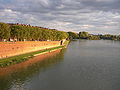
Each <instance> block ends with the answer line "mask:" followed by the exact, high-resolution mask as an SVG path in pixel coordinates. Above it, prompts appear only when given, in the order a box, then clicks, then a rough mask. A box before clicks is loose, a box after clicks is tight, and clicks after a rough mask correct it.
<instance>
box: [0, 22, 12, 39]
mask: <svg viewBox="0 0 120 90" xmlns="http://www.w3.org/2000/svg"><path fill="white" fill-rule="evenodd" d="M10 31H11V29H10V26H9V25H8V24H5V23H0V40H3V39H9V38H10Z"/></svg>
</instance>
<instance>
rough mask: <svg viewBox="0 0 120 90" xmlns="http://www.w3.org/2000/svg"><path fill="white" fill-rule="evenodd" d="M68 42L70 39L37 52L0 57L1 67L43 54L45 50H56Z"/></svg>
mask: <svg viewBox="0 0 120 90" xmlns="http://www.w3.org/2000/svg"><path fill="white" fill-rule="evenodd" d="M68 43H69V41H65V42H64V45H63V46H58V47H54V48H49V49H44V50H40V51H35V52H30V53H26V54H21V55H17V56H12V57H8V58H4V59H0V67H6V66H10V65H13V64H17V63H21V62H24V61H26V60H29V59H30V58H33V57H34V55H37V54H41V53H44V52H50V51H52V50H56V49H60V48H64V47H66V46H67V45H68Z"/></svg>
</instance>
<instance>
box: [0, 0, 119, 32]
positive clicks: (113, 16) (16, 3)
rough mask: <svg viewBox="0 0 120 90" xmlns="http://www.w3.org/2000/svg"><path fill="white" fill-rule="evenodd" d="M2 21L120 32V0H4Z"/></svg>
mask: <svg viewBox="0 0 120 90" xmlns="http://www.w3.org/2000/svg"><path fill="white" fill-rule="evenodd" d="M0 22H6V23H24V24H31V25H36V26H42V27H48V28H55V29H58V30H63V31H74V32H80V31H88V32H90V33H94V34H98V33H102V34H107V33H110V34H120V0H0Z"/></svg>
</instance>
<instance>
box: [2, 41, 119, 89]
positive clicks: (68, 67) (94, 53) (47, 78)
mask: <svg viewBox="0 0 120 90" xmlns="http://www.w3.org/2000/svg"><path fill="white" fill-rule="evenodd" d="M53 54H54V55H53ZM53 54H49V55H47V56H45V55H44V56H42V57H39V58H40V59H41V58H42V59H43V60H42V61H41V60H40V61H37V62H35V63H31V64H30V65H23V64H22V65H18V66H21V67H16V66H15V67H13V68H11V67H8V68H6V69H3V70H2V69H1V73H0V90H120V41H110V40H94V41H93V40H77V41H72V42H70V44H69V45H68V48H66V49H62V50H60V51H57V52H54V53H53Z"/></svg>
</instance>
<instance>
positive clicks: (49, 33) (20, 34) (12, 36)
mask: <svg viewBox="0 0 120 90" xmlns="http://www.w3.org/2000/svg"><path fill="white" fill-rule="evenodd" d="M66 38H68V33H67V32H64V31H58V30H56V29H48V28H43V27H38V26H30V25H25V24H18V23H17V24H8V23H0V41H4V40H5V41H9V40H13V41H46V40H51V41H57V40H62V39H66Z"/></svg>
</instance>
